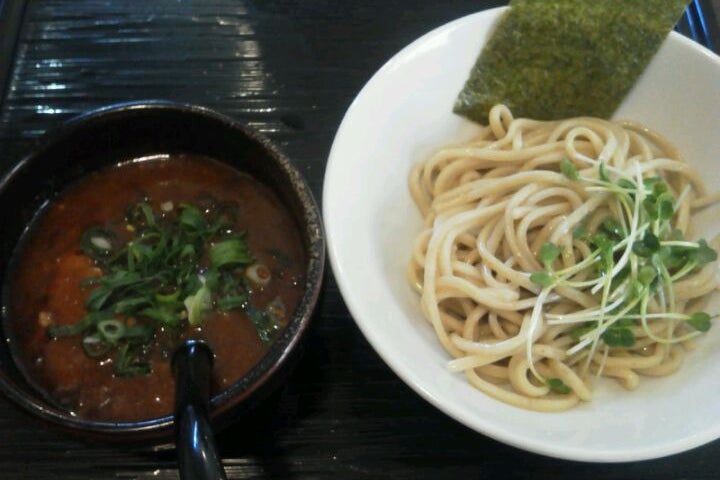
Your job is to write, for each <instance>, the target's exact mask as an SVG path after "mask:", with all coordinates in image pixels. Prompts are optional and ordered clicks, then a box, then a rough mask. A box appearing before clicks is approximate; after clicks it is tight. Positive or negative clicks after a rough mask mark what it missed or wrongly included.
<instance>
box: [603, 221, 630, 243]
mask: <svg viewBox="0 0 720 480" xmlns="http://www.w3.org/2000/svg"><path fill="white" fill-rule="evenodd" d="M602 228H603V230H604V231H605V232H606V233H607V235H608V236H609V237H610V238H612V239H614V240H621V239H623V238H625V236H626V233H625V229H624V228H623V226H622V225H621V224H620V222H619V221H617V219H615V218H613V217H606V218H605V220H603V222H602Z"/></svg>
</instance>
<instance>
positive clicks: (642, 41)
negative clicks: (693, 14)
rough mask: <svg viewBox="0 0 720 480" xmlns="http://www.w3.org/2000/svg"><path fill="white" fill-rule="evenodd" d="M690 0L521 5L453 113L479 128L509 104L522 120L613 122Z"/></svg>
mask: <svg viewBox="0 0 720 480" xmlns="http://www.w3.org/2000/svg"><path fill="white" fill-rule="evenodd" d="M687 3H688V1H687V0H513V1H512V2H511V4H510V7H511V8H510V9H508V10H507V12H506V13H505V14H504V15H503V17H502V18H501V19H500V21H499V22H498V25H497V26H496V28H495V31H494V32H493V34H492V36H491V38H490V40H489V41H488V43H487V45H486V46H485V48H484V49H483V50H482V52H481V53H480V56H479V58H478V60H477V62H476V63H475V66H474V67H473V69H472V71H471V73H470V77H469V79H468V80H467V82H466V83H465V87H464V88H463V90H462V91H461V92H460V94H459V96H458V98H457V100H456V102H455V106H454V108H453V111H454V112H455V113H458V114H460V115H463V116H465V117H468V118H470V119H471V120H474V121H476V122H479V123H486V122H487V115H488V112H489V110H490V108H491V107H492V106H493V105H495V104H498V103H504V104H506V105H507V106H508V107H510V109H511V110H512V111H513V114H514V116H516V117H529V118H535V119H541V120H552V119H560V118H567V117H574V116H581V115H589V116H595V117H603V118H609V117H610V116H611V115H612V114H613V112H614V111H615V109H616V108H617V107H618V105H619V104H620V102H621V101H622V100H623V98H624V97H625V95H626V94H627V93H628V91H630V89H631V88H632V86H633V85H634V83H635V81H636V80H637V78H638V77H639V76H640V74H641V73H642V72H643V71H644V70H645V67H646V66H647V64H648V63H649V62H650V60H651V59H652V57H653V56H654V55H655V53H656V52H657V50H658V49H659V47H660V45H661V43H662V42H663V40H664V39H665V37H666V36H667V35H668V32H669V31H670V29H672V27H673V26H674V25H675V23H676V22H677V20H678V19H679V18H680V16H681V15H682V12H683V10H684V9H685V6H686V5H687Z"/></svg>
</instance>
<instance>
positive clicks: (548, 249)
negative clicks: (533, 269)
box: [538, 242, 562, 268]
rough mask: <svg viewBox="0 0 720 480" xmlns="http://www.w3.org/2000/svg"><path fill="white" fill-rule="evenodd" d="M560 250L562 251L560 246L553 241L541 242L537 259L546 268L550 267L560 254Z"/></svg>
mask: <svg viewBox="0 0 720 480" xmlns="http://www.w3.org/2000/svg"><path fill="white" fill-rule="evenodd" d="M560 252H562V249H561V248H560V247H558V246H557V245H555V244H553V243H550V242H545V243H543V244H542V247H540V252H539V253H538V259H539V260H540V261H541V262H542V263H543V265H545V267H546V268H550V266H551V265H552V263H553V262H554V261H555V259H556V258H558V256H559V255H560Z"/></svg>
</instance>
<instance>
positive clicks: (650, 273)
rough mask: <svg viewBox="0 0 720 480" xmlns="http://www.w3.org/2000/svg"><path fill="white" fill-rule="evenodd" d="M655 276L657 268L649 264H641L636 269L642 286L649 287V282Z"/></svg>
mask: <svg viewBox="0 0 720 480" xmlns="http://www.w3.org/2000/svg"><path fill="white" fill-rule="evenodd" d="M655 278H657V270H656V269H655V268H654V267H652V266H650V265H643V266H642V267H640V270H639V271H638V281H639V282H640V283H642V284H643V285H644V286H646V287H649V286H650V284H651V283H652V282H653V280H655Z"/></svg>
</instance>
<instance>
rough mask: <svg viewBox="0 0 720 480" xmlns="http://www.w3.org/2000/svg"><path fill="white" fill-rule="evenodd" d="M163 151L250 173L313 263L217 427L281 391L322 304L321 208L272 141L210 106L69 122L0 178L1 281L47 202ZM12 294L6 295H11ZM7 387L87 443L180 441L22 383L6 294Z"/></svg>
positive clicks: (2, 359) (220, 404) (219, 402)
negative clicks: (56, 400)
mask: <svg viewBox="0 0 720 480" xmlns="http://www.w3.org/2000/svg"><path fill="white" fill-rule="evenodd" d="M157 153H196V154H202V155H205V156H208V157H211V158H214V159H216V160H219V161H221V162H224V163H226V164H228V165H230V166H232V167H235V168H236V169H238V170H241V171H244V172H247V173H249V174H250V175H252V176H253V177H255V178H256V179H258V180H259V181H260V182H262V183H264V184H265V185H266V186H268V187H270V188H271V189H272V190H273V191H274V192H275V194H276V195H277V196H278V197H279V198H280V200H281V202H282V203H284V205H285V207H286V208H287V209H288V210H289V211H290V213H291V214H292V215H293V217H294V218H295V220H296V221H297V224H298V227H299V230H300V231H301V233H302V237H303V243H304V249H305V254H306V258H307V265H306V270H305V287H304V292H303V296H302V299H301V301H300V304H299V305H298V307H297V310H296V311H295V313H294V315H293V316H292V318H291V319H290V321H289V323H288V325H287V327H286V329H285V330H284V331H283V332H282V334H281V335H280V337H279V338H278V339H277V340H276V341H275V342H274V343H273V344H272V346H271V348H270V350H269V352H268V353H267V354H266V355H265V356H264V357H263V359H262V360H261V361H260V362H259V363H258V364H257V365H256V366H255V367H254V368H253V369H252V370H251V371H250V372H249V373H248V374H247V375H246V376H245V377H243V378H242V379H240V380H239V381H238V382H236V383H235V384H233V385H232V386H230V387H229V388H227V389H226V390H224V391H222V392H220V393H219V394H217V395H216V396H214V397H213V398H212V400H211V410H212V411H211V415H212V420H213V425H214V426H215V427H222V426H224V425H226V424H227V423H229V422H230V421H231V420H232V419H234V418H235V417H236V416H237V415H238V414H241V413H242V412H243V411H245V410H246V409H247V408H249V407H251V406H253V405H254V404H256V403H257V402H258V401H259V400H260V399H262V398H263V397H264V396H265V395H267V394H268V393H269V392H270V391H271V390H273V389H274V388H275V387H277V386H278V385H279V384H280V383H281V382H282V381H283V378H284V376H285V374H286V373H287V371H288V369H289V368H288V366H289V364H290V363H291V359H292V358H293V357H294V356H295V355H294V354H295V353H296V352H297V350H298V347H299V345H300V342H301V338H302V336H303V334H304V332H305V331H306V330H307V327H308V324H309V322H310V318H311V314H312V311H313V309H314V307H315V303H316V301H317V297H318V294H319V291H320V286H321V282H322V277H323V267H324V255H325V244H324V237H323V230H322V224H321V220H320V214H319V211H318V207H317V204H316V203H315V201H314V200H313V197H312V194H311V192H310V190H309V188H308V187H307V185H306V183H305V181H304V180H303V179H302V177H301V175H300V174H299V173H298V171H297V170H296V169H295V168H294V167H293V166H292V165H291V164H290V162H289V161H288V159H287V158H286V157H285V156H284V155H283V154H282V153H280V152H279V151H278V150H277V149H275V148H274V147H273V146H272V145H271V144H270V142H268V140H266V139H264V138H263V137H261V136H260V135H258V134H257V133H254V132H253V131H251V130H249V129H247V128H246V127H244V126H243V125H241V124H239V123H238V122H236V121H234V120H232V119H230V118H228V117H225V116H223V115H220V114H217V113H215V112H212V111H210V110H208V109H205V108H202V107H197V106H190V105H179V104H171V103H166V102H145V103H133V104H122V105H116V106H111V107H108V108H105V109H102V110H98V111H95V112H92V113H89V114H86V115H82V116H80V117H77V118H75V119H73V120H70V121H69V122H67V123H65V124H64V125H63V126H62V127H60V128H59V129H58V130H56V131H54V132H52V133H50V134H48V135H46V136H45V137H43V138H42V139H41V140H40V143H39V145H38V146H37V148H36V149H35V150H34V151H33V152H32V153H31V154H30V155H28V156H27V157H25V158H24V159H22V161H20V163H19V164H18V165H17V166H16V167H15V168H13V169H12V170H11V171H10V172H9V173H8V174H7V175H6V176H5V177H4V178H3V179H2V180H0V218H1V219H2V224H3V232H2V235H1V238H0V242H1V243H0V274H2V277H3V280H4V281H3V285H4V286H5V285H6V284H7V281H8V278H7V277H8V275H9V274H8V268H9V267H8V265H9V263H10V260H11V257H12V255H13V252H14V250H15V248H16V245H17V243H18V241H19V239H20V237H21V235H22V234H23V232H24V230H25V229H26V227H27V225H28V224H29V223H30V221H31V219H32V217H33V215H34V214H35V213H36V212H37V211H38V210H39V208H40V207H41V206H42V205H43V203H45V202H46V201H47V200H48V199H51V198H52V197H53V196H54V195H56V194H57V193H58V192H60V191H61V190H63V188H64V187H65V186H67V185H68V184H70V183H72V182H74V181H76V180H78V179H79V178H80V177H82V176H84V175H86V174H88V173H89V172H92V171H95V170H98V169H101V168H103V167H106V166H109V165H112V164H114V163H116V162H117V161H118V160H120V159H130V158H139V157H144V156H147V155H150V154H157ZM4 289H5V290H7V288H4ZM2 298H3V307H4V308H3V310H2V313H3V321H2V329H3V331H2V335H3V338H5V339H7V340H8V341H6V342H1V343H0V390H2V392H3V393H4V394H5V395H6V396H7V397H8V398H9V399H11V400H12V401H13V402H14V403H16V404H17V405H19V406H20V407H21V408H22V409H24V410H25V411H27V412H29V413H31V414H32V415H33V416H35V417H37V418H39V419H41V420H42V421H44V422H46V423H49V424H51V425H53V426H56V427H60V428H62V429H64V430H67V431H68V432H70V433H73V434H78V435H80V436H82V437H85V438H102V439H106V440H133V441H142V442H143V443H163V442H167V441H169V440H172V436H173V433H174V430H173V428H174V427H173V417H172V416H171V415H168V416H166V417H162V418H156V419H152V420H147V421H142V422H132V423H130V422H128V423H108V422H97V421H87V420H83V419H80V418H77V417H76V416H73V415H71V414H70V413H68V412H67V411H65V410H62V409H60V408H58V407H56V406H55V405H53V404H52V402H50V401H48V400H47V399H46V398H45V397H44V395H43V394H41V393H40V392H39V391H38V390H36V389H35V388H34V387H33V386H32V385H31V384H30V383H29V382H28V381H27V380H26V378H25V377H24V376H23V374H22V371H21V369H20V368H19V367H18V365H17V364H16V363H15V361H14V359H13V355H12V348H11V344H10V343H11V337H10V338H8V335H7V333H9V329H8V325H9V324H8V320H9V319H8V318H7V315H8V313H7V312H8V309H7V308H5V305H6V300H7V292H6V291H5V292H3V295H2Z"/></svg>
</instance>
